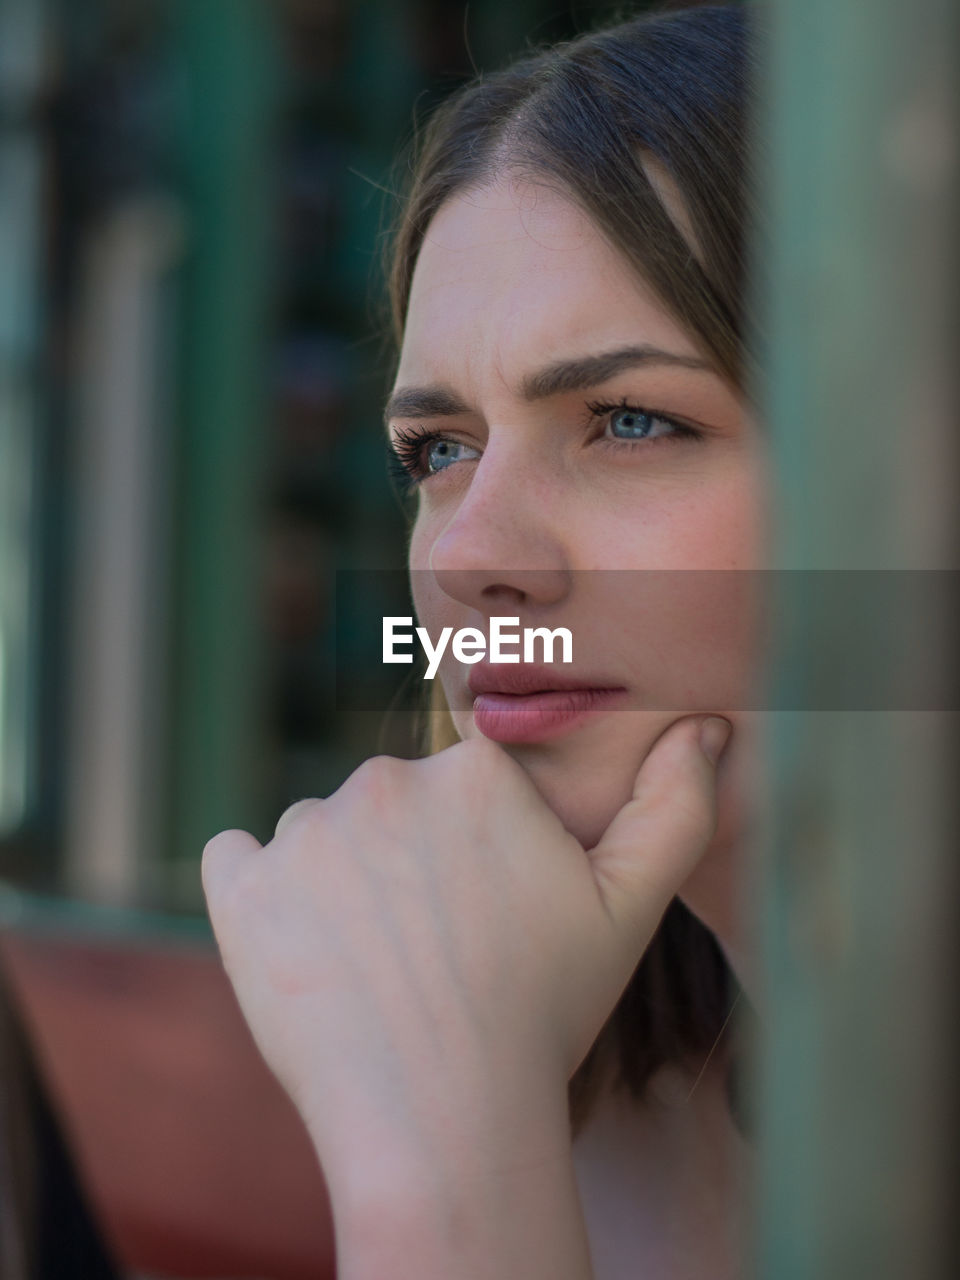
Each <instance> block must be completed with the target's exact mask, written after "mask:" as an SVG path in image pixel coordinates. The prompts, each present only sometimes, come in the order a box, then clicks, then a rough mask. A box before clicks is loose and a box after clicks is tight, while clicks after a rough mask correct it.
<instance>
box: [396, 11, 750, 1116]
mask: <svg viewBox="0 0 960 1280" xmlns="http://www.w3.org/2000/svg"><path fill="white" fill-rule="evenodd" d="M751 82H752V57H751V42H750V20H749V18H748V15H747V13H746V12H745V11H744V9H742V8H741V7H740V6H735V5H716V6H699V7H695V8H684V9H675V8H673V9H669V10H655V11H647V12H644V13H642V14H641V15H640V16H637V17H634V18H631V19H629V20H626V21H621V22H618V23H617V24H615V25H612V26H606V27H604V28H602V29H600V30H597V31H591V32H587V33H585V34H583V35H580V36H578V37H576V38H575V39H572V40H569V41H566V42H564V43H561V44H558V45H552V46H550V47H547V48H542V49H535V50H533V51H531V52H528V53H527V54H525V55H524V56H523V57H521V58H520V59H519V60H518V61H515V62H514V63H512V64H511V65H509V66H507V67H506V68H504V69H503V70H499V71H496V72H494V73H492V74H488V75H478V76H477V77H476V78H475V79H474V80H472V81H471V82H470V83H468V84H466V85H463V86H461V87H460V88H459V89H457V90H455V91H454V92H453V93H452V94H451V95H450V96H449V97H447V98H446V99H445V100H444V101H443V102H442V103H441V104H440V105H439V107H437V108H436V109H435V110H434V111H433V113H432V114H431V115H430V117H429V119H428V121H427V122H426V124H425V125H424V127H423V128H422V129H420V130H418V131H417V132H416V134H415V136H414V137H413V139H412V141H411V143H410V146H409V149H408V150H407V151H406V153H405V154H404V155H403V156H402V157H401V161H400V165H401V173H402V174H403V181H402V183H401V184H400V185H401V188H402V195H401V203H400V212H399V216H398V218H397V221H396V223H395V225H394V227H393V228H392V231H391V233H390V235H389V236H388V237H387V240H386V252H387V261H386V264H385V265H386V274H387V280H388V292H389V305H390V313H391V328H392V333H393V339H394V341H395V345H396V350H397V351H399V348H400V344H401V342H402V337H403V329H404V323H405V318H406V312H407V306H408V302H409V296H410V286H411V280H412V277H413V272H414V268H415V266H416V261H417V255H418V253H419V251H420V247H421V245H422V243H423V239H424V235H425V233H426V230H427V228H428V226H429V224H430V221H431V219H432V218H433V216H434V215H435V214H436V212H437V211H438V209H439V208H440V207H441V206H442V205H443V204H444V202H445V201H446V200H448V199H449V198H450V197H451V196H453V195H454V194H456V193H459V192H463V191H465V190H468V189H470V188H475V187H478V186H481V185H483V184H484V183H485V182H489V181H492V180H494V179H496V178H497V177H498V176H500V175H501V174H503V173H505V172H508V171H510V172H516V173H519V174H522V175H524V176H528V177H530V178H532V179H533V180H535V181H538V182H543V183H548V184H551V185H553V186H554V187H556V188H558V189H559V190H561V191H562V192H563V193H564V194H565V195H566V196H568V198H571V199H573V200H574V201H575V202H576V203H577V204H578V205H579V206H580V207H581V208H582V209H583V210H584V211H585V212H586V214H587V215H588V216H589V217H590V218H591V219H592V220H593V222H594V223H595V225H597V226H598V227H599V228H600V230H601V231H602V232H603V234H604V235H605V236H606V237H607V239H608V240H609V241H610V242H611V244H612V245H613V246H614V247H615V248H616V249H617V250H618V251H619V252H620V253H621V255H622V256H623V257H624V259H625V260H626V261H628V262H629V263H630V264H632V266H633V267H634V269H635V270H636V272H637V274H638V277H639V278H641V279H642V280H643V281H644V282H645V283H646V284H647V285H648V286H650V287H652V288H653V289H654V291H655V292H656V293H657V295H658V297H659V298H660V299H661V300H662V302H663V303H664V305H665V306H666V307H667V308H668V309H669V310H670V311H671V312H672V314H673V315H674V316H675V317H676V318H677V319H678V320H679V322H680V323H681V324H682V325H684V327H685V328H686V329H687V331H688V332H690V333H691V335H692V336H693V337H694V338H695V340H696V341H697V342H698V344H699V345H700V347H701V348H702V349H703V351H704V353H705V354H706V355H707V357H708V358H709V359H711V360H712V361H713V363H714V366H715V368H716V370H717V372H718V373H719V374H720V375H721V376H722V377H723V378H724V379H725V380H726V381H727V382H728V383H729V384H730V385H731V386H732V387H734V388H735V389H736V390H738V391H740V392H743V391H744V390H745V386H746V385H747V383H748V381H749V370H748V355H747V352H748V350H749V349H750V344H749V342H748V337H749V336H751V335H750V332H749V331H750V330H751V326H750V325H749V324H748V321H747V314H746V313H747V290H746V286H745V274H746V252H745V247H746V243H747V235H748V227H749V223H750V219H751V217H752V212H751V208H750V183H749V180H748V167H749V165H748V155H749V153H748V136H747V133H748V127H749V114H748V107H749V96H750V86H751ZM651 160H652V161H654V162H655V163H656V165H658V166H659V167H661V168H662V169H664V170H666V172H667V173H668V174H669V176H670V177H671V179H672V180H673V183H674V184H675V186H676V188H677V190H678V191H679V194H680V196H681V198H682V202H683V208H684V211H685V213H686V215H687V218H688V220H689V227H690V228H691V229H692V232H693V238H694V241H695V243H694V244H691V243H690V242H689V240H688V238H687V236H686V235H685V234H684V232H683V231H682V230H681V228H680V227H679V226H678V225H677V223H676V222H675V221H674V217H673V216H672V214H671V212H670V211H668V208H667V207H666V205H665V204H664V201H663V198H662V195H661V192H660V189H659V187H658V185H657V184H656V183H655V182H654V181H652V180H651V176H650V173H651V171H652V170H651V166H650V165H649V162H650V161H651ZM430 697H431V700H432V701H431V705H430V707H429V714H428V716H427V717H426V718H425V726H426V728H425V734H424V736H425V741H424V748H425V749H426V750H428V751H438V750H442V749H443V748H444V747H446V746H449V745H451V744H452V743H454V742H456V741H457V740H458V737H457V733H456V730H455V729H454V726H453V721H452V718H451V717H450V715H449V711H448V710H447V709H446V705H445V703H444V699H443V691H442V688H441V687H440V686H439V684H437V686H436V688H435V689H434V690H433V692H432V693H431V695H430ZM736 988H737V984H736V981H735V979H734V977H733V975H732V973H731V971H730V970H729V967H728V965H727V963H726V960H725V958H724V955H723V952H722V950H721V949H720V947H719V945H718V944H717V941H716V939H715V938H714V936H713V934H712V933H711V932H710V931H709V930H708V929H707V928H706V927H705V926H704V925H703V924H701V923H700V921H699V920H698V919H697V918H696V917H695V916H694V915H693V914H692V913H691V912H690V911H689V910H688V909H687V908H686V907H685V906H684V905H683V903H682V902H681V901H680V900H679V898H677V899H674V901H673V903H672V904H671V905H670V907H669V908H668V909H667V912H666V914H665V915H664V917H663V920H662V922H661V924H660V927H659V929H658V930H657V932H656V934H655V936H654V938H653V939H652V941H651V942H650V944H649V946H648V947H647V949H646V951H645V953H644V955H643V958H642V959H641V961H640V963H639V965H638V966H637V969H636V970H635V972H634V974H633V976H632V978H631V980H630V982H629V983H628V985H627V987H626V989H625V990H624V992H623V994H622V996H621V997H620V1000H619V1001H618V1003H617V1005H616V1007H615V1008H614V1010H613V1012H612V1013H611V1015H610V1017H609V1019H608V1020H607V1022H606V1024H605V1026H604V1028H603V1030H602V1031H601V1033H600V1035H599V1037H598V1038H597V1040H596V1042H595V1043H594V1045H593V1047H592V1049H591V1050H590V1052H589V1053H588V1054H587V1056H586V1058H585V1059H584V1061H583V1062H582V1063H581V1065H580V1066H579V1067H578V1069H577V1071H576V1072H575V1073H574V1075H573V1077H572V1079H571V1081H570V1084H569V1101H570V1117H571V1125H572V1129H573V1133H574V1135H576V1134H577V1133H578V1132H579V1131H580V1130H581V1128H582V1127H583V1125H584V1123H585V1122H586V1120H587V1118H588V1115H589V1113H590V1110H591V1107H592V1104H593V1102H594V1100H595V1098H596V1096H597V1092H598V1089H599V1087H600V1084H601V1083H602V1081H603V1080H604V1079H605V1078H606V1076H607V1074H608V1072H612V1076H613V1080H614V1087H617V1088H625V1089H627V1090H628V1091H629V1092H630V1093H631V1094H632V1095H633V1096H634V1097H635V1098H637V1099H641V1098H642V1097H643V1095H644V1092H645V1089H646V1086H647V1084H648V1082H649V1080H650V1078H651V1077H652V1075H653V1074H654V1072H656V1071H657V1070H658V1069H659V1068H660V1067H661V1066H663V1065H665V1064H668V1063H674V1062H676V1063H687V1064H689V1065H693V1066H694V1067H695V1066H696V1064H697V1063H703V1062H705V1060H706V1058H707V1056H708V1055H709V1054H711V1053H712V1052H713V1051H714V1050H715V1049H716V1048H717V1047H718V1046H720V1045H724V1046H725V1047H726V1039H728V1038H729V1036H730V1034H731V1029H732V1027H733V1026H734V1025H735V1024H733V1023H732V1022H731V1021H730V1020H729V1013H730V1009H731V1005H732V1002H733V1001H734V1000H735V999H736V996H737V994H738V992H737V989H736ZM736 1086H737V1081H736V1080H735V1079H734V1076H733V1072H732V1069H731V1075H730V1077H729V1081H728V1091H727V1094H728V1099H729V1101H730V1104H731V1109H732V1112H733V1115H734V1118H735V1120H737V1122H738V1123H739V1124H740V1126H741V1129H743V1127H744V1123H745V1120H744V1116H743V1114H742V1112H741V1110H740V1105H739V1099H738V1096H737V1092H736Z"/></svg>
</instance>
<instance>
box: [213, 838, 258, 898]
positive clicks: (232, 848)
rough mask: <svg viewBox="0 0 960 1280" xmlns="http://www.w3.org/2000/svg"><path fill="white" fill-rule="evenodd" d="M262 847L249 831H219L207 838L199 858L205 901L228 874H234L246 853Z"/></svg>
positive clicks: (217, 888) (254, 851)
mask: <svg viewBox="0 0 960 1280" xmlns="http://www.w3.org/2000/svg"><path fill="white" fill-rule="evenodd" d="M262 849H263V846H262V845H261V843H260V841H259V840H257V839H256V837H255V836H252V835H251V834H250V832H249V831H221V832H219V833H218V834H217V835H215V836H214V837H213V838H212V839H210V840H208V841H207V843H206V844H205V845H204V848H203V856H202V857H201V859H200V879H201V881H202V882H203V892H204V894H205V896H206V898H207V901H208V902H209V900H210V897H211V894H214V893H216V892H217V891H218V890H219V888H220V886H221V885H222V884H223V883H224V882H225V881H226V880H227V879H228V878H229V877H230V876H232V875H235V874H236V871H237V868H238V867H239V865H240V864H241V862H242V861H243V859H244V857H245V856H246V855H249V854H251V853H259V852H261V850H262Z"/></svg>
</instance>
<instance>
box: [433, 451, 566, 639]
mask: <svg viewBox="0 0 960 1280" xmlns="http://www.w3.org/2000/svg"><path fill="white" fill-rule="evenodd" d="M562 506H563V504H562V502H561V501H560V500H559V497H558V494H557V492H556V484H555V483H553V482H551V481H550V479H549V477H548V476H546V475H544V474H543V472H542V471H539V470H538V471H537V472H535V473H532V472H531V470H530V469H529V467H527V466H526V465H525V463H524V460H522V459H518V458H517V456H516V453H515V452H514V451H512V450H510V449H508V448H501V449H496V448H494V447H493V446H489V447H488V448H487V449H486V451H485V452H484V454H483V456H482V458H481V459H480V461H479V462H478V463H477V465H476V467H475V468H474V471H473V475H472V477H471V480H470V484H469V487H468V488H467V491H466V493H465V495H464V497H463V499H462V500H461V502H460V504H459V505H458V507H457V509H456V511H455V512H454V514H453V516H452V517H451V518H450V520H449V521H448V522H447V524H446V525H445V526H444V528H443V529H442V530H441V532H440V533H439V534H438V535H437V537H436V538H435V539H434V542H433V545H432V547H431V549H430V557H429V565H430V570H431V572H432V575H433V577H434V578H435V579H436V583H437V586H438V587H439V588H440V590H441V591H443V592H444V593H445V594H447V595H448V596H452V597H453V598H454V599H455V600H458V601H460V602H461V603H463V604H466V605H469V606H470V607H471V608H474V609H477V610H479V611H480V612H481V613H484V614H492V613H500V612H502V611H503V609H504V608H514V607H521V606H526V607H533V606H540V607H543V606H548V605H551V604H556V603H557V602H559V601H560V600H562V599H563V597H564V596H565V595H566V594H567V593H568V592H569V590H570V587H571V583H572V577H571V563H570V558H569V555H568V552H567V546H566V543H565V541H564V537H563V531H562V521H561V518H560V511H561V508H562Z"/></svg>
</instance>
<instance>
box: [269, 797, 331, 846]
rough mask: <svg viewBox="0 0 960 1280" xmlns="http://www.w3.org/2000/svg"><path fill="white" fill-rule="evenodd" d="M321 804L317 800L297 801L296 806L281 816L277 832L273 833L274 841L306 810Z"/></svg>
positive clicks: (286, 810)
mask: <svg viewBox="0 0 960 1280" xmlns="http://www.w3.org/2000/svg"><path fill="white" fill-rule="evenodd" d="M319 803H320V801H319V800H315V799H308V800H297V802H296V803H295V804H292V805H290V807H289V809H284V811H283V813H281V815H280V820H279V821H278V822H277V826H276V830H275V831H274V833H273V838H274V840H276V838H277V836H278V835H279V834H280V832H281V831H283V829H284V827H288V826H289V825H290V823H291V822H292V821H293V820H294V818H295V817H296V816H297V814H299V813H303V812H304V810H306V809H310V808H312V807H313V805H315V804H319Z"/></svg>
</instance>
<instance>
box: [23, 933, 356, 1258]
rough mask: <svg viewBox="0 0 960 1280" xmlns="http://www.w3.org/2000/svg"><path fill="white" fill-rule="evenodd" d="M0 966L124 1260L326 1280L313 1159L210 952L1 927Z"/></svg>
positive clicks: (327, 1253)
mask: <svg viewBox="0 0 960 1280" xmlns="http://www.w3.org/2000/svg"><path fill="white" fill-rule="evenodd" d="M0 962H2V964H3V967H4V972H5V974H6V977H7V980H8V982H9V984H10V986H11V988H12V990H13V993H14V996H15V998H16V999H17V1002H18V1004H19V1005H20V1007H21V1011H22V1013H23V1016H24V1020H25V1023H26V1027H27V1031H28V1033H29V1035H30V1038H31V1041H32V1044H33V1048H34V1051H35V1053H36V1057H37V1061H38V1063H39V1066H40V1069H41V1072H42V1073H43V1076H44V1079H45V1082H46V1085H47V1088H48V1089H49V1092H50V1095H51V1098H52V1100H53V1102H54V1105H55V1106H56V1107H57V1109H58V1111H59V1116H60V1120H61V1123H62V1126H63V1130H64V1136H65V1138H66V1140H67V1142H68V1145H69V1146H70V1148H71V1152H72V1154H73V1157H74V1160H75V1162H76V1165H77V1168H78V1171H79V1174H80V1177H81V1180H82V1182H83V1185H84V1188H85V1190H86V1192H87V1195H88V1197H89V1199H90V1202H91V1204H92V1206H93V1209H94V1212H95V1214H96V1216H97V1218H98V1220H99V1223H100V1226H101V1229H102V1230H103V1232H104V1235H105V1237H106V1239H107V1241H108V1243H109V1245H111V1246H112V1248H113V1251H114V1253H115V1255H116V1257H117V1259H118V1261H119V1262H120V1264H121V1265H122V1266H124V1267H127V1268H129V1269H130V1270H131V1271H134V1272H141V1273H142V1272H146V1273H149V1274H151V1275H158V1276H161V1275H162V1276H172V1277H191V1278H192V1280H198V1278H199V1277H212V1276H220V1277H227V1276H229V1277H232V1278H233V1280H240V1278H241V1277H257V1278H258V1280H328V1278H332V1277H333V1276H334V1274H335V1268H334V1248H333V1232H332V1224H331V1220H330V1209H329V1200H328V1197H327V1190H326V1185H325V1183H324V1181H323V1177H322V1174H321V1172H320V1168H319V1165H318V1163H317V1159H316V1156H315V1154H314V1151H313V1148H312V1146H311V1144H310V1141H309V1139H308V1137H307V1134H306V1130H305V1129H304V1127H303V1124H302V1122H301V1120H300V1118H299V1116H298V1115H297V1113H296V1111H295V1109H294V1107H293V1105H292V1103H291V1102H290V1101H289V1099H288V1098H287V1096H286V1094H285V1093H284V1092H283V1090H282V1089H281V1088H280V1086H279V1085H278V1084H277V1082H276V1081H275V1079H274V1077H273V1076H272V1074H271V1073H270V1071H269V1070H268V1068H267V1067H266V1065H265V1063H264V1062H263V1059H262V1058H261V1056H260V1054H259V1051H258V1050H257V1048H256V1046H255V1045H254V1043H253V1040H252V1037H251V1036H250V1033H249V1031H248V1030H247V1027H246V1024H245V1022H244V1021H243V1018H242V1016H241V1014H240V1010H239V1008H238V1006H237V1003H236V1001H235V999H234V996H233V992H232V989H231V987H230V985H229V982H228V981H227V978H226V976H225V974H224V972H223V969H222V967H221V964H220V961H219V957H218V956H217V954H216V952H215V950H214V949H213V947H212V946H204V945H201V944H199V943H196V944H194V943H179V942H177V943H169V944H167V943H164V944H157V943H139V942H135V941H129V940H124V941H113V940H110V941H101V940H97V941H96V942H91V941H88V940H83V941H77V940H72V939H64V938H61V937H57V936H54V935H51V934H41V933H36V934H29V935H28V934H25V933H24V934H18V933H16V932H14V931H10V930H8V931H6V932H4V933H2V934H0Z"/></svg>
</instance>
